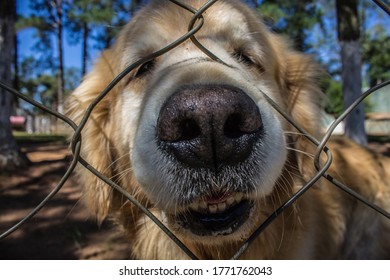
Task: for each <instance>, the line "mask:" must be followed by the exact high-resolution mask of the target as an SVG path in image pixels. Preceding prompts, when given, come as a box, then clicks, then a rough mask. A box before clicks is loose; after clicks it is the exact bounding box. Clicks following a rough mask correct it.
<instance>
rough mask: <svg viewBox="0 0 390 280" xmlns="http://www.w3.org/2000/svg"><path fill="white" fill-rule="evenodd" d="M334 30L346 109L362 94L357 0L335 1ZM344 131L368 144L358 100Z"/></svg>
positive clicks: (350, 136)
mask: <svg viewBox="0 0 390 280" xmlns="http://www.w3.org/2000/svg"><path fill="white" fill-rule="evenodd" d="M336 11H337V31H338V32H337V33H338V39H339V43H340V47H341V51H340V56H341V64H342V70H341V79H342V85H343V107H344V110H346V109H347V108H348V107H349V106H350V105H351V104H352V103H353V102H354V101H355V100H356V99H357V98H359V96H360V95H361V93H362V73H361V71H362V56H361V44H360V24H359V15H358V0H336ZM345 134H346V136H348V137H349V138H351V139H352V140H354V141H355V142H357V143H359V144H362V145H367V135H366V131H365V128H364V105H363V103H361V104H360V105H359V106H358V107H357V108H356V109H355V110H353V111H352V112H351V113H350V114H349V115H348V117H347V118H346V119H345Z"/></svg>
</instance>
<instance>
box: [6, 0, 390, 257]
mask: <svg viewBox="0 0 390 280" xmlns="http://www.w3.org/2000/svg"><path fill="white" fill-rule="evenodd" d="M170 1H171V2H172V3H174V4H176V5H179V6H180V7H182V8H183V9H185V10H187V11H189V12H191V13H193V14H194V15H193V17H192V19H191V21H190V22H189V26H188V32H187V33H186V34H184V35H183V36H182V37H180V38H179V39H177V40H176V41H174V42H172V43H171V44H169V45H167V46H166V47H164V48H162V49H160V50H158V51H156V52H154V53H152V54H150V55H148V56H146V57H144V58H142V59H140V60H138V61H137V62H135V63H133V64H131V65H129V66H128V67H127V68H126V69H124V70H123V71H122V72H121V73H120V74H119V75H118V76H117V77H115V79H114V80H112V82H111V83H110V84H109V85H108V86H107V87H106V88H105V89H104V90H103V91H102V92H101V93H100V94H99V95H98V97H97V98H96V99H95V100H93V102H92V103H91V104H90V105H89V106H88V108H87V110H86V112H85V114H84V116H83V118H82V120H81V122H80V124H79V125H76V124H75V123H74V122H73V121H72V120H71V119H69V118H68V117H66V116H65V115H63V114H60V113H58V112H56V111H54V110H52V109H50V108H48V107H46V106H44V105H42V104H40V103H39V102H37V101H35V100H34V99H32V98H30V97H28V96H26V95H23V94H21V93H20V92H18V91H16V90H14V89H13V88H11V87H9V86H7V85H6V84H4V83H2V82H0V88H3V89H4V90H6V91H8V92H10V93H11V94H13V95H15V96H16V97H18V98H21V99H23V100H24V101H26V102H28V103H30V104H32V105H33V106H35V107H37V108H39V109H40V110H42V111H44V112H46V113H48V114H50V115H52V116H55V117H56V118H58V119H60V120H62V121H63V122H64V123H66V124H67V125H69V126H70V127H71V128H72V129H73V130H74V134H73V137H72V141H71V150H72V153H73V159H72V161H71V163H70V165H69V167H68V169H67V170H66V172H65V174H64V175H63V177H62V178H61V180H60V181H59V183H58V184H57V185H56V186H55V187H54V188H53V190H52V191H51V192H50V193H49V194H48V195H47V196H46V197H45V198H44V199H43V200H42V201H41V202H40V203H39V204H38V205H37V206H36V207H35V208H34V209H33V210H32V211H31V212H30V213H28V214H27V215H26V216H25V217H24V218H23V219H22V220H21V221H19V222H18V223H16V224H15V225H14V226H12V227H11V228H9V229H8V230H6V231H5V232H4V233H1V234H0V240H1V239H3V238H5V237H7V236H8V235H10V234H11V233H13V232H14V231H16V230H18V229H19V228H20V227H21V226H22V225H23V224H24V223H26V222H27V221H29V220H30V219H31V218H32V217H33V216H34V215H35V214H37V213H38V212H39V211H40V210H41V209H42V208H43V207H44V206H45V205H46V204H47V202H48V201H50V200H51V199H52V198H53V197H54V196H55V195H56V194H57V193H58V191H59V190H61V188H62V187H63V185H64V184H65V182H66V181H67V180H68V179H69V177H70V176H71V174H72V173H73V171H74V169H75V167H76V165H77V163H80V164H82V165H83V166H84V167H85V168H86V169H88V170H89V171H90V172H92V173H93V174H94V175H95V176H97V177H98V178H99V179H101V180H102V181H104V182H105V183H106V184H108V185H109V186H110V187H112V188H114V189H115V190H117V191H118V192H120V193H121V194H122V195H123V196H125V197H126V198H127V199H128V200H129V201H130V202H131V203H133V204H134V205H136V206H137V207H138V208H139V209H140V210H141V211H142V212H143V213H144V214H145V215H147V216H148V217H149V218H150V219H151V220H152V221H153V222H154V223H155V224H156V225H157V226H158V227H160V228H161V230H163V231H164V233H165V234H167V236H169V238H171V239H172V240H173V241H174V242H175V243H176V244H177V245H178V246H179V247H180V248H181V249H182V250H183V251H184V252H185V253H186V254H187V255H188V256H189V257H190V258H191V259H198V257H197V256H196V255H195V254H194V253H193V252H191V251H190V250H189V249H188V248H187V247H186V246H185V245H184V244H183V243H182V242H181V241H180V239H178V238H177V237H176V236H175V235H174V234H173V233H172V232H171V231H170V230H169V229H168V228H167V227H166V226H165V225H164V224H163V223H162V222H161V221H160V220H159V219H158V218H157V217H156V216H155V215H153V214H152V213H151V212H150V211H149V209H147V208H146V207H145V206H143V205H142V204H141V203H140V202H138V201H137V200H136V199H135V198H134V197H133V196H132V195H130V194H129V193H128V192H127V191H125V190H124V189H123V188H121V187H120V186H119V185H117V184H116V183H115V182H113V181H112V180H110V179H109V178H107V177H106V176H104V175H103V174H101V173H100V172H99V171H97V170H96V169H95V168H94V167H93V166H92V165H90V164H89V163H88V162H87V161H86V160H85V159H84V158H82V157H81V155H80V151H81V147H82V137H81V132H82V130H83V129H84V127H85V125H86V124H87V122H88V120H89V118H90V116H91V114H92V112H93V110H94V108H95V107H96V106H97V105H98V104H99V103H100V102H101V100H102V99H103V98H104V97H105V96H106V95H107V94H109V93H110V91H111V90H112V89H113V88H114V87H115V86H116V85H117V84H118V83H119V82H120V81H121V80H122V79H123V78H125V77H126V76H127V75H128V74H129V73H130V72H131V71H132V70H134V69H135V68H137V67H139V66H140V65H142V64H144V63H146V62H148V61H151V60H153V59H155V58H156V57H158V56H160V55H162V54H165V53H167V52H169V51H170V50H172V49H174V48H175V47H177V46H179V45H180V44H182V43H183V42H185V41H187V40H191V41H192V42H193V44H194V45H196V46H197V47H198V48H199V49H200V50H201V51H202V52H204V53H205V54H206V55H207V56H209V57H210V58H211V59H212V60H215V61H218V62H220V63H223V64H225V63H224V62H223V61H221V60H220V59H219V58H218V57H217V56H215V55H214V54H213V53H212V52H210V51H209V50H208V49H207V48H205V47H204V46H203V45H202V44H201V43H200V42H199V41H198V40H197V39H196V37H195V34H196V33H197V32H198V31H199V30H200V29H201V28H202V26H203V23H204V18H203V13H204V12H205V11H206V10H207V9H208V8H209V7H211V6H212V5H213V4H214V3H215V2H217V0H210V1H208V2H207V3H206V4H205V5H203V6H202V7H201V8H200V9H199V10H197V9H195V8H194V7H191V6H189V5H186V4H184V3H182V2H181V1H177V0H170ZM373 2H375V3H376V4H377V5H378V6H379V7H381V8H382V9H383V10H384V11H385V12H387V13H389V10H390V9H389V7H388V6H387V5H386V4H384V3H383V2H382V1H376V0H373ZM389 84H390V81H387V82H384V83H382V84H380V85H377V86H375V87H373V88H371V89H370V90H368V91H367V92H365V93H364V94H363V95H362V96H361V97H360V98H359V99H358V100H356V101H355V102H354V103H353V104H352V105H351V106H350V107H349V108H348V109H347V110H346V111H345V112H344V113H343V114H342V115H341V116H340V117H339V118H338V119H336V120H335V121H334V122H333V123H332V125H331V126H330V127H329V129H328V131H327V132H326V134H325V135H324V137H323V138H322V139H321V140H317V139H315V138H314V137H313V136H311V135H310V134H309V133H307V132H306V131H305V130H304V129H303V128H301V127H300V126H299V125H298V124H296V123H295V122H294V120H293V119H292V118H291V117H290V116H289V115H288V114H287V113H286V112H284V111H283V110H282V109H281V108H280V107H279V106H278V105H277V104H276V103H275V102H274V101H273V100H272V99H271V98H269V97H268V96H267V94H265V93H264V92H261V94H262V95H263V96H264V97H265V99H266V100H267V101H268V103H269V104H270V105H271V106H272V107H273V108H274V109H275V110H276V111H277V112H278V113H279V114H281V115H282V116H283V117H284V118H285V119H286V120H287V121H289V122H290V123H291V124H292V125H293V126H294V127H295V128H296V129H297V130H298V131H299V132H301V133H302V135H304V136H305V137H306V138H307V139H308V140H309V141H310V142H312V143H313V145H315V146H316V147H317V149H316V152H315V157H314V163H313V164H314V166H315V168H316V169H317V173H316V174H315V175H314V176H313V178H311V179H310V180H309V181H308V182H307V183H306V184H305V185H304V186H303V187H302V188H301V189H300V190H299V191H297V192H296V193H295V194H293V195H292V196H291V197H290V198H289V199H288V200H287V201H286V202H284V203H283V204H282V205H281V206H280V207H279V208H278V209H277V210H276V211H275V212H274V213H272V214H271V215H270V216H269V217H268V218H267V219H266V220H265V221H264V222H263V223H262V224H261V225H260V226H259V227H258V228H257V229H256V230H255V231H254V232H253V233H252V235H251V236H250V237H249V238H248V239H247V240H246V241H245V242H243V244H242V246H241V247H240V248H239V249H238V250H237V252H236V253H235V254H234V255H233V256H232V259H239V258H240V257H241V256H242V254H243V253H244V252H245V251H246V250H247V248H249V246H250V245H251V243H252V242H253V241H254V240H255V239H256V238H257V237H258V236H259V235H260V234H261V233H262V232H263V231H264V230H265V229H266V228H267V227H268V226H269V225H270V224H271V223H272V222H273V221H274V220H275V219H276V218H277V217H278V216H279V215H280V214H281V213H283V212H284V211H285V210H286V209H287V208H288V207H290V206H291V205H292V204H293V203H294V202H296V201H297V200H298V199H299V198H300V197H301V196H302V195H304V193H305V192H306V191H307V190H309V189H310V188H311V187H312V186H313V185H314V184H315V183H316V182H317V181H318V180H319V179H320V178H321V177H324V178H326V179H327V180H329V181H330V182H332V183H333V184H334V185H335V186H336V187H338V188H340V189H341V190H342V191H344V192H346V193H348V194H349V195H351V196H353V197H355V198H356V199H357V200H358V201H360V202H362V203H364V204H365V205H367V207H370V208H372V209H374V210H376V211H377V212H378V213H380V214H382V215H383V216H385V217H386V218H388V219H390V213H388V212H387V211H385V210H384V209H382V208H381V207H379V206H377V205H375V204H373V203H372V202H370V201H368V200H367V199H366V198H364V197H362V196H361V195H359V194H358V193H356V192H355V191H353V190H352V189H351V188H349V187H348V186H346V185H344V184H342V183H341V182H339V181H337V180H336V179H335V178H333V177H332V176H331V175H330V174H328V173H327V170H328V169H329V167H330V166H331V164H332V154H331V151H330V150H329V149H328V148H327V147H326V144H327V142H328V141H329V138H330V137H331V135H332V133H333V131H334V129H335V128H336V126H337V125H338V124H339V123H340V122H341V121H342V120H343V119H344V118H345V117H346V116H347V115H348V114H349V113H350V112H351V111H352V110H353V109H354V108H355V107H356V106H357V105H358V104H359V103H361V102H362V101H363V100H364V99H365V98H367V96H369V95H370V94H372V93H373V92H375V91H377V90H378V89H380V88H382V87H384V86H387V85H389ZM321 154H325V156H326V161H325V163H323V165H322V166H321V164H320V156H321Z"/></svg>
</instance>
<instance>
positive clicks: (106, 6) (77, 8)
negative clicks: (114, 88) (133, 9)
mask: <svg viewBox="0 0 390 280" xmlns="http://www.w3.org/2000/svg"><path fill="white" fill-rule="evenodd" d="M112 5H113V1H99V2H93V1H90V0H77V1H73V3H72V9H69V11H68V15H67V18H68V21H67V25H66V26H67V28H68V30H69V31H70V36H69V37H70V42H71V43H73V44H77V43H79V42H80V41H81V45H82V65H81V69H82V70H81V72H82V75H83V76H84V75H85V74H86V72H87V62H88V59H89V48H90V47H89V43H88V41H89V39H90V37H91V33H92V32H91V31H92V29H93V28H94V27H95V28H96V27H97V26H98V25H99V24H103V23H107V22H111V21H112V19H113V18H114V17H115V11H114V10H113V9H112V7H111V6H112Z"/></svg>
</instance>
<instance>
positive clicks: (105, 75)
mask: <svg viewBox="0 0 390 280" xmlns="http://www.w3.org/2000/svg"><path fill="white" fill-rule="evenodd" d="M111 57H112V54H111V50H107V51H105V52H103V54H102V56H101V58H100V59H99V60H98V62H97V63H96V65H95V66H94V68H93V69H92V71H91V72H90V73H89V74H88V75H86V77H85V78H84V80H83V82H82V83H81V85H80V86H79V87H78V88H77V89H76V90H75V91H74V92H73V93H72V94H71V96H70V97H69V98H68V100H67V104H66V107H67V115H68V116H69V117H70V118H71V119H72V120H73V121H74V122H75V123H76V124H79V123H80V121H81V119H82V118H83V116H84V114H85V113H86V110H87V108H88V106H89V105H90V104H91V103H92V102H93V101H94V100H95V99H96V98H97V96H98V95H99V94H100V93H101V92H102V91H103V90H104V89H105V88H106V86H107V85H108V84H109V83H110V82H111V80H112V79H113V78H114V73H113V70H112V69H114V68H113V66H114V64H113V63H115V61H113V60H112V59H111ZM113 91H115V89H113ZM113 94H115V92H110V93H109V94H108V96H106V97H105V98H104V99H103V100H102V101H100V102H99V103H98V104H97V106H96V107H95V108H94V110H93V111H92V114H91V116H90V118H89V119H88V122H87V124H86V126H85V127H84V129H83V130H82V133H81V135H82V146H81V155H82V157H83V158H84V159H85V160H86V161H87V162H88V163H89V164H90V165H92V166H93V167H94V168H95V169H97V170H98V171H99V172H101V173H102V174H104V175H105V176H106V177H108V178H110V177H112V175H113V174H112V167H111V165H112V159H111V154H110V148H111V145H110V142H109V137H108V136H107V135H109V131H108V129H109V122H110V118H109V108H110V97H111V96H112V95H113ZM77 173H78V175H79V177H80V178H79V179H80V180H79V182H81V183H82V184H83V186H82V188H83V199H84V200H85V203H86V204H87V207H88V208H89V210H90V211H91V213H92V214H94V215H95V216H96V218H97V220H98V221H99V222H102V221H103V219H104V218H105V217H106V216H107V214H108V212H109V209H110V207H111V202H112V195H113V193H112V189H111V187H109V186H108V185H106V184H105V183H104V182H103V181H101V180H100V179H98V178H97V177H96V176H95V175H93V174H92V173H91V172H90V171H88V170H87V169H86V168H84V167H83V166H81V165H79V167H78V169H77Z"/></svg>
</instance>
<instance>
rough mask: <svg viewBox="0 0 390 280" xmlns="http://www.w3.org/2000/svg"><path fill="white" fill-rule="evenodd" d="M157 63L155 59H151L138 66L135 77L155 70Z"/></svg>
mask: <svg viewBox="0 0 390 280" xmlns="http://www.w3.org/2000/svg"><path fill="white" fill-rule="evenodd" d="M155 64H156V62H155V60H150V61H148V62H145V63H144V64H142V65H141V66H140V67H139V68H138V70H137V72H136V73H135V77H137V78H138V77H141V76H143V75H146V74H147V73H150V72H151V71H152V70H153V68H154V66H155Z"/></svg>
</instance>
